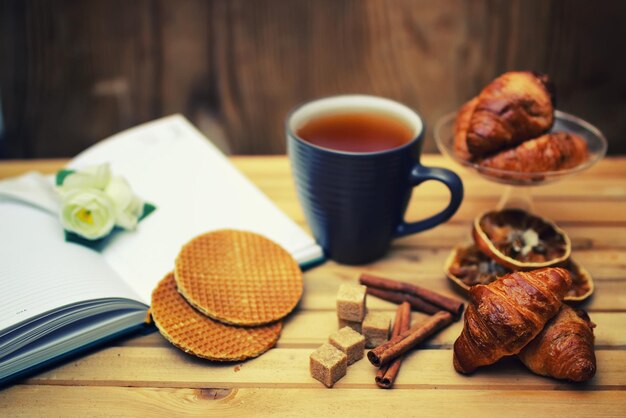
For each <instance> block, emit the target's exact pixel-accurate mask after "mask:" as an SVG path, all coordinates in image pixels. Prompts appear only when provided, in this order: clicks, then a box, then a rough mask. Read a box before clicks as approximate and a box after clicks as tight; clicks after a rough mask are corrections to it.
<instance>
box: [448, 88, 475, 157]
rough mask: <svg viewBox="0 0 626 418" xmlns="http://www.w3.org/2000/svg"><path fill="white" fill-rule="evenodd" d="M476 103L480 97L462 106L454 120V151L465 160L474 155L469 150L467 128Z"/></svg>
mask: <svg viewBox="0 0 626 418" xmlns="http://www.w3.org/2000/svg"><path fill="white" fill-rule="evenodd" d="M476 103H478V98H477V97H474V98H473V99H472V100H470V101H469V102H467V103H465V104H464V105H463V106H461V108H460V109H459V112H458V113H457V115H456V120H455V121H454V151H455V152H456V155H457V156H459V157H460V158H462V159H463V160H465V161H469V160H470V159H471V157H472V156H471V155H470V153H469V151H468V150H467V128H468V127H469V123H470V119H471V118H472V113H474V109H475V108H476Z"/></svg>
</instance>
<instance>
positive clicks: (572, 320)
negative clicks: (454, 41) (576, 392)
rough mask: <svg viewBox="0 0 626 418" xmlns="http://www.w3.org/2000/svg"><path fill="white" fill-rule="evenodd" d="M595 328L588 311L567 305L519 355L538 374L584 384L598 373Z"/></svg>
mask: <svg viewBox="0 0 626 418" xmlns="http://www.w3.org/2000/svg"><path fill="white" fill-rule="evenodd" d="M593 327H595V324H594V323H593V322H591V320H590V319H589V316H588V315H587V314H586V313H585V312H584V311H576V310H574V309H572V308H570V307H569V306H567V305H563V307H562V308H561V310H560V311H559V313H558V315H557V316H555V317H554V318H552V320H550V322H548V324H547V325H546V327H545V328H544V329H543V331H541V333H540V334H539V335H537V337H536V338H535V339H534V340H532V341H531V342H530V343H529V344H528V345H527V346H526V347H524V349H523V350H522V351H521V352H520V353H519V354H518V356H519V358H520V359H521V360H522V362H523V363H524V364H525V365H526V367H528V368H529V369H530V370H532V371H533V372H534V373H537V374H540V375H542V376H551V377H555V378H557V379H568V380H572V381H574V382H584V381H586V380H589V379H591V378H592V377H593V376H594V375H595V373H596V356H595V353H594V351H593Z"/></svg>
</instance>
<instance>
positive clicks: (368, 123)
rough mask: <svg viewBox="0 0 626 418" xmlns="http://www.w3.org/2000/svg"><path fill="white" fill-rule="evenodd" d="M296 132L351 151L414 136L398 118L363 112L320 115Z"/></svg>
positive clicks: (372, 148)
mask: <svg viewBox="0 0 626 418" xmlns="http://www.w3.org/2000/svg"><path fill="white" fill-rule="evenodd" d="M296 134H297V135H298V136H299V137H300V138H302V139H304V140H305V141H307V142H309V143H311V144H313V145H317V146H319V147H323V148H329V149H333V150H337V151H348V152H376V151H384V150H388V149H393V148H398V147H400V146H402V145H404V144H406V143H407V142H409V141H411V140H412V139H413V137H414V136H415V135H414V134H415V133H414V132H413V129H412V128H411V127H410V126H409V125H408V124H407V123H406V122H404V121H402V120H400V119H399V118H396V117H393V116H390V115H385V114H381V113H364V112H363V113H338V114H331V115H325V116H319V117H317V118H314V119H311V120H310V121H307V122H306V123H304V124H303V125H302V126H301V127H300V128H299V129H298V130H297V131H296Z"/></svg>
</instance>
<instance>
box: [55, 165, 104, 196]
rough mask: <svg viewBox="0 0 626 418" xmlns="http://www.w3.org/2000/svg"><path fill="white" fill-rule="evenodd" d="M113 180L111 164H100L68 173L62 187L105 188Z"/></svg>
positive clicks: (68, 188) (69, 188)
mask: <svg viewBox="0 0 626 418" xmlns="http://www.w3.org/2000/svg"><path fill="white" fill-rule="evenodd" d="M110 180H111V169H110V168H109V164H106V163H105V164H100V165H95V166H92V167H87V168H84V169H82V170H80V171H76V172H74V173H72V174H69V175H67V177H65V179H64V180H63V186H61V188H62V189H65V190H71V189H76V188H79V189H84V188H86V187H89V188H93V189H98V190H104V189H105V188H106V186H107V185H108V184H109V181H110Z"/></svg>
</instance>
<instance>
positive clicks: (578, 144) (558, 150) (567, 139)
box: [479, 132, 589, 173]
mask: <svg viewBox="0 0 626 418" xmlns="http://www.w3.org/2000/svg"><path fill="white" fill-rule="evenodd" d="M588 158H589V149H588V148H587V142H586V141H585V140H584V139H582V138H581V137H579V136H577V135H574V134H570V133H567V132H556V133H549V134H546V135H542V136H540V137H539V138H535V139H532V140H529V141H526V142H523V143H522V144H520V145H518V146H517V147H515V148H513V149H510V150H507V151H502V152H500V153H498V154H496V155H493V156H491V157H489V158H486V159H484V160H482V161H481V162H480V163H479V164H480V165H481V166H482V167H490V168H497V169H500V170H510V171H517V172H523V173H537V172H542V171H557V170H564V169H568V168H572V167H576V166H577V165H579V164H581V163H583V162H585V161H586V160H587V159H588Z"/></svg>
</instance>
